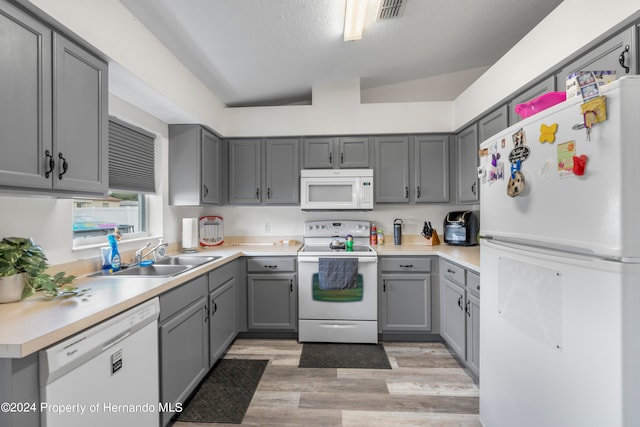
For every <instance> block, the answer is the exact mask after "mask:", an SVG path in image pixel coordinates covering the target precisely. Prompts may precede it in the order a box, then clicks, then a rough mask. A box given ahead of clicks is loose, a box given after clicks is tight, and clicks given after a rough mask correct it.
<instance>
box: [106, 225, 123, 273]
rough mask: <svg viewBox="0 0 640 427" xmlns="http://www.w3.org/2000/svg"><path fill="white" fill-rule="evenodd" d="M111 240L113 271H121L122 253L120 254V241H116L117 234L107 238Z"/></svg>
mask: <svg viewBox="0 0 640 427" xmlns="http://www.w3.org/2000/svg"><path fill="white" fill-rule="evenodd" d="M107 238H108V239H109V246H111V269H112V270H113V271H118V270H120V264H121V262H120V252H118V240H117V239H116V236H115V234H109V235H108V236H107Z"/></svg>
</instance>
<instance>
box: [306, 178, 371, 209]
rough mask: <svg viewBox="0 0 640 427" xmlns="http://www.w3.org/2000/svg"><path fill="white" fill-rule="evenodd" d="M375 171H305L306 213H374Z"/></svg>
mask: <svg viewBox="0 0 640 427" xmlns="http://www.w3.org/2000/svg"><path fill="white" fill-rule="evenodd" d="M373 194H374V193H373V169H303V170H302V171H301V172H300V207H301V208H302V209H303V210H333V211H335V210H372V209H373Z"/></svg>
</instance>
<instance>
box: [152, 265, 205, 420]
mask: <svg viewBox="0 0 640 427" xmlns="http://www.w3.org/2000/svg"><path fill="white" fill-rule="evenodd" d="M208 282H209V281H208V275H204V276H201V277H198V278H196V279H194V280H191V281H189V282H187V283H185V284H184V285H181V286H179V287H177V288H175V289H172V290H171V291H169V292H166V293H164V294H162V295H160V318H159V341H160V343H159V345H160V401H161V402H164V403H173V404H176V403H183V402H184V401H185V400H186V399H187V397H188V396H189V394H190V393H191V392H193V390H194V389H195V388H196V386H197V385H198V384H199V383H200V381H201V380H202V379H203V378H204V376H205V374H206V373H207V371H208V370H209V323H208V317H209V313H208V306H207V295H208ZM173 407H175V405H174V406H173ZM173 415H174V413H172V412H163V413H161V424H162V425H163V426H165V425H167V424H168V423H169V421H170V420H171V417H172V416H173Z"/></svg>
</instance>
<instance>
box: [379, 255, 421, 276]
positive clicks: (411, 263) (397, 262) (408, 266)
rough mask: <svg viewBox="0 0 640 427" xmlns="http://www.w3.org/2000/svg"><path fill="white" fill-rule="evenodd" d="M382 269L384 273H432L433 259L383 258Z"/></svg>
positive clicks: (381, 261)
mask: <svg viewBox="0 0 640 427" xmlns="http://www.w3.org/2000/svg"><path fill="white" fill-rule="evenodd" d="M380 268H381V269H382V271H384V272H391V271H394V272H403V273H410V272H421V273H428V272H430V271H431V258H426V257H382V258H381V260H380Z"/></svg>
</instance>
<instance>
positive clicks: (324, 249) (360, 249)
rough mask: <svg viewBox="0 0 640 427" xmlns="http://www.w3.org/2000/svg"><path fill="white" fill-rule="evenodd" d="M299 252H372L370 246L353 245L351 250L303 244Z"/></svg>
mask: <svg viewBox="0 0 640 427" xmlns="http://www.w3.org/2000/svg"><path fill="white" fill-rule="evenodd" d="M300 252H303V253H305V252H327V253H336V252H338V253H345V254H349V253H352V252H373V249H372V248H371V246H359V245H358V246H354V247H353V251H347V250H346V249H345V248H335V249H334V248H331V247H329V245H326V246H306V245H305V246H304V247H303V248H302V249H301V250H300Z"/></svg>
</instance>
